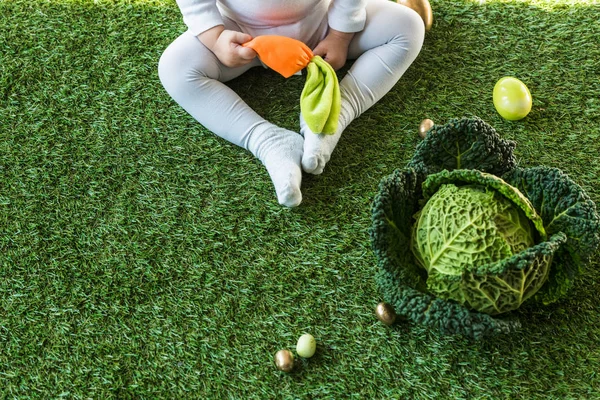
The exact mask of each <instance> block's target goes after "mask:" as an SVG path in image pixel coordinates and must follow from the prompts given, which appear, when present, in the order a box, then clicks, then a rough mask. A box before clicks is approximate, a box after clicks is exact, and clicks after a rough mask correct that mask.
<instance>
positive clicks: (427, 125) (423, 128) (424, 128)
mask: <svg viewBox="0 0 600 400" xmlns="http://www.w3.org/2000/svg"><path fill="white" fill-rule="evenodd" d="M433 125H434V123H433V121H432V120H430V119H429V118H427V119H424V120H423V121H421V124H420V125H419V136H421V137H422V138H423V139H425V136H427V132H429V130H430V129H431V128H433Z"/></svg>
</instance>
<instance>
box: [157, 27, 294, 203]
mask: <svg viewBox="0 0 600 400" xmlns="http://www.w3.org/2000/svg"><path fill="white" fill-rule="evenodd" d="M258 65H261V64H260V62H259V61H258V58H256V59H255V60H253V61H252V62H251V63H250V64H248V65H245V66H243V67H239V68H228V67H226V66H224V65H223V64H221V62H220V61H219V60H218V59H217V58H216V56H215V55H214V54H213V53H212V52H211V51H210V50H208V49H207V48H206V47H205V46H204V45H203V44H202V43H201V42H200V41H199V40H198V39H197V38H196V37H195V36H193V35H192V34H190V33H185V34H183V35H181V36H180V37H179V38H178V39H176V40H175V41H174V42H173V43H172V44H171V45H170V46H169V47H168V48H167V49H166V50H165V52H164V54H163V55H162V57H161V59H160V62H159V67H158V70H159V76H160V80H161V82H162V84H163V85H164V87H165V89H166V90H167V92H168V93H169V94H170V95H171V97H173V99H174V100H175V101H176V102H177V103H178V104H179V105H180V106H181V107H183V108H184V109H185V110H186V111H187V112H188V113H190V114H191V115H192V116H193V117H194V118H195V119H196V120H197V121H198V122H200V123H201V124H202V125H204V126H205V127H206V128H207V129H209V130H210V131H212V132H214V133H215V134H217V135H218V136H220V137H222V138H224V139H226V140H228V141H229V142H231V143H233V144H236V145H238V146H241V147H243V148H245V149H247V150H249V151H250V152H252V154H254V155H255V156H256V157H257V158H258V159H260V160H261V161H262V163H263V164H264V165H265V166H266V168H267V171H268V172H269V175H270V176H271V180H272V181H273V184H274V186H275V191H276V192H277V198H278V200H279V202H280V203H281V204H283V205H286V206H288V207H294V206H297V205H298V204H300V202H301V200H302V194H301V192H300V182H301V179H302V169H301V166H300V162H301V159H302V151H303V143H304V140H303V139H302V136H300V134H298V133H296V132H291V131H288V130H286V129H283V128H279V127H277V126H275V125H273V124H271V123H270V122H268V121H266V120H265V119H263V118H262V117H261V116H259V115H258V114H257V113H256V112H255V111H254V110H252V109H251V108H250V107H249V106H248V105H247V104H246V103H245V102H244V101H243V100H242V99H241V98H240V97H239V96H238V95H237V94H236V93H235V92H234V91H233V90H231V89H230V88H229V87H227V86H226V85H224V84H223V82H226V81H228V80H231V79H233V78H236V77H238V76H239V75H241V74H242V73H244V72H246V71H247V70H248V69H250V68H251V67H255V66H258Z"/></svg>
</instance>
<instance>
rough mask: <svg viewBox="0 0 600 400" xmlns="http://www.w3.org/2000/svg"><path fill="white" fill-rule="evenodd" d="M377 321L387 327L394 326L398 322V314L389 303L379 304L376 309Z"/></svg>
mask: <svg viewBox="0 0 600 400" xmlns="http://www.w3.org/2000/svg"><path fill="white" fill-rule="evenodd" d="M375 315H376V316H377V319H378V320H380V321H381V322H383V323H384V324H386V325H392V324H393V323H394V321H396V312H395V311H394V308H393V307H392V306H391V305H389V304H387V303H379V304H377V307H376V308H375Z"/></svg>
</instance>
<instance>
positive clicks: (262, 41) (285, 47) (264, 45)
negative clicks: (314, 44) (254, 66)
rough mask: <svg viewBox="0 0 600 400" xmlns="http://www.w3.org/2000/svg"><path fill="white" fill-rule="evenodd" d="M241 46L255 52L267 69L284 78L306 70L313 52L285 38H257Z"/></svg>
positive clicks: (300, 43)
mask: <svg viewBox="0 0 600 400" xmlns="http://www.w3.org/2000/svg"><path fill="white" fill-rule="evenodd" d="M242 46H244V47H250V48H251V49H252V50H254V51H256V53H258V56H259V57H260V60H261V61H262V62H263V63H265V65H266V66H267V67H269V68H271V69H272V70H274V71H276V72H279V73H280V74H281V75H283V76H284V77H285V78H289V77H290V76H292V75H294V74H295V73H296V72H298V71H301V70H303V69H304V68H306V66H307V65H308V63H309V62H310V60H311V59H312V58H313V52H312V51H311V50H310V49H309V48H308V46H307V45H305V44H304V43H302V42H301V41H299V40H295V39H292V38H289V37H285V36H278V35H263V36H257V37H255V38H254V39H252V40H251V41H249V42H246V43H244V44H243V45H242Z"/></svg>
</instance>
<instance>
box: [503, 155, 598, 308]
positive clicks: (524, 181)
mask: <svg viewBox="0 0 600 400" xmlns="http://www.w3.org/2000/svg"><path fill="white" fill-rule="evenodd" d="M503 179H504V180H506V181H507V182H508V183H509V184H511V185H512V186H514V187H516V188H517V189H519V191H521V192H522V193H523V194H524V195H525V196H526V197H527V198H528V199H529V201H530V202H531V204H532V205H533V207H534V208H535V209H536V211H537V213H538V214H539V215H540V217H541V219H542V221H543V224H544V227H545V229H546V232H547V234H548V235H553V234H557V233H559V232H563V233H564V234H565V235H566V237H567V240H566V243H565V245H564V246H563V247H561V248H560V249H559V250H558V251H557V252H556V254H555V256H554V262H553V263H552V266H551V269H550V273H549V277H548V281H547V283H546V284H545V285H544V286H543V287H542V288H541V289H540V291H539V292H538V293H537V294H536V296H535V297H534V299H535V300H537V301H539V302H541V303H543V304H550V303H553V302H555V301H557V300H559V299H561V298H563V297H565V296H566V294H567V293H568V291H569V289H570V288H571V287H572V286H573V283H574V281H575V279H576V278H577V277H578V276H579V275H580V274H581V273H582V272H583V271H584V269H585V266H586V265H587V263H588V262H589V260H590V258H591V257H592V256H593V254H594V253H595V252H596V251H597V249H598V247H600V217H599V216H598V212H597V209H596V205H595V204H594V202H593V201H592V200H591V199H590V197H589V196H588V195H587V194H586V193H585V192H584V190H583V189H582V188H581V186H579V185H577V184H576V183H575V182H573V180H571V178H569V177H568V176H567V174H565V173H564V172H562V171H561V170H559V169H557V168H551V167H545V166H540V167H532V168H515V169H513V170H512V171H509V172H508V173H506V174H505V175H503Z"/></svg>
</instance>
